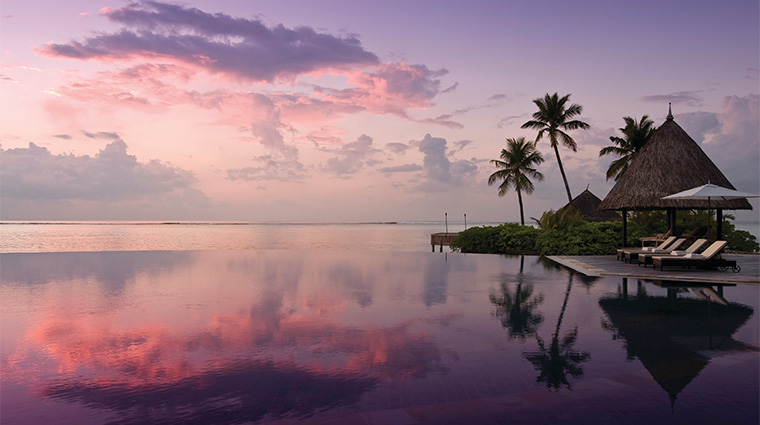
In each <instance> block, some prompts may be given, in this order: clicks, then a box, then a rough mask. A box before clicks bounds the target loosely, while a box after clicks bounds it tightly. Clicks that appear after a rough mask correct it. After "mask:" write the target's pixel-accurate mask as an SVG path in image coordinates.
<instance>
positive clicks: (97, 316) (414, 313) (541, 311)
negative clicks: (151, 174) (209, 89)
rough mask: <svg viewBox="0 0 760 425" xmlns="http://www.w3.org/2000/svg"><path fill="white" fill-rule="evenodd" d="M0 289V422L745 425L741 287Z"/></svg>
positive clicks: (473, 274)
mask: <svg viewBox="0 0 760 425" xmlns="http://www.w3.org/2000/svg"><path fill="white" fill-rule="evenodd" d="M0 270H2V274H0V278H1V279H2V281H1V284H0V311H2V322H1V323H0V326H1V329H0V330H1V331H2V332H1V333H0V343H2V363H0V373H1V374H2V375H1V377H2V385H0V392H1V394H0V403H1V404H0V414H2V422H3V423H4V424H5V423H43V422H44V423H49V424H53V423H72V422H76V423H114V424H131V423H146V422H150V423H186V422H188V421H194V422H197V423H273V422H278V421H287V420H293V419H298V420H299V421H301V422H304V423H310V422H312V421H313V422H314V423H324V422H329V421H333V422H334V423H343V422H351V421H354V422H356V423H426V422H428V423H458V422H462V421H465V422H466V421H471V422H476V423H498V422H499V421H501V420H505V418H510V419H515V420H518V421H520V420H521V421H523V422H531V423H555V422H557V421H558V420H565V421H570V422H578V421H582V422H587V423H594V422H596V423H602V422H607V421H609V420H619V419H625V421H627V422H632V423H644V422H647V423H652V422H664V423H670V422H673V423H681V422H691V423H702V422H704V421H705V420H707V419H709V420H711V421H712V423H757V421H758V323H757V322H758V321H757V319H756V316H755V310H756V309H757V308H758V287H757V286H752V285H750V286H744V285H739V286H724V285H714V284H713V285H700V284H690V285H691V286H689V285H684V284H679V283H674V282H641V281H632V282H631V284H630V285H631V288H628V286H629V283H628V281H627V280H625V279H619V278H616V279H611V278H601V279H597V278H587V277H585V276H582V275H579V274H576V273H573V272H569V271H567V270H566V269H563V268H560V267H557V266H556V265H554V263H551V262H549V261H546V260H542V259H539V258H536V257H515V258H504V257H499V256H486V255H459V254H440V253H403V254H400V253H399V254H397V253H390V252H302V251H183V252H120V253H59V254H54V253H48V254H3V255H2V256H0ZM634 285H635V289H634V288H633V286H634ZM563 418H564V419H563Z"/></svg>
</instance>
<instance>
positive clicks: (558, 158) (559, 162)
mask: <svg viewBox="0 0 760 425" xmlns="http://www.w3.org/2000/svg"><path fill="white" fill-rule="evenodd" d="M554 154H555V155H557V163H558V164H559V172H560V174H562V181H563V182H565V191H566V192H567V203H570V202H573V197H572V195H570V186H569V185H568V184H567V176H565V167H563V166H562V159H561V158H560V157H559V149H557V145H556V144H555V145H554Z"/></svg>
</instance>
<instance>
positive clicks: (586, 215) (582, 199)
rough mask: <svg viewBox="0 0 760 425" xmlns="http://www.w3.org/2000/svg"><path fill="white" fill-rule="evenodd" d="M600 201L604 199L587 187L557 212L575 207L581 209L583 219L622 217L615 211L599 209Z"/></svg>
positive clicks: (608, 219) (605, 219)
mask: <svg viewBox="0 0 760 425" xmlns="http://www.w3.org/2000/svg"><path fill="white" fill-rule="evenodd" d="M600 203H602V200H601V199H599V198H598V197H597V196H596V195H594V194H593V193H591V191H590V190H588V187H587V188H586V190H584V191H583V192H582V193H581V194H580V195H578V196H576V197H575V198H573V200H572V201H570V203H569V204H567V205H565V206H564V207H562V208H560V209H559V211H557V212H560V211H563V210H566V209H568V208H573V209H575V210H577V211H579V212H580V213H581V217H583V219H584V220H586V221H617V220H620V219H621V217H620V215H619V214H618V213H616V212H614V211H601V210H599V204H600Z"/></svg>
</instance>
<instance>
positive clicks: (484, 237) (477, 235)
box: [450, 225, 504, 254]
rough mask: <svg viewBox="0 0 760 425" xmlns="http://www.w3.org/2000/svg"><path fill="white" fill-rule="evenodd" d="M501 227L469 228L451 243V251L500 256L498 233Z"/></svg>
mask: <svg viewBox="0 0 760 425" xmlns="http://www.w3.org/2000/svg"><path fill="white" fill-rule="evenodd" d="M503 226H504V225H501V226H495V227H494V226H482V227H470V228H469V229H467V230H465V231H463V232H460V233H459V236H457V237H456V238H455V239H454V240H453V241H451V246H450V247H451V250H452V251H461V252H471V253H480V254H500V253H501V252H500V250H501V249H500V247H499V245H500V244H499V241H500V237H499V232H500V228H501V227H503Z"/></svg>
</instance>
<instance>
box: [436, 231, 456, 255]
mask: <svg viewBox="0 0 760 425" xmlns="http://www.w3.org/2000/svg"><path fill="white" fill-rule="evenodd" d="M458 235H459V232H456V233H452V232H449V233H445V232H443V233H433V234H431V235H430V245H431V246H432V247H433V252H435V246H436V245H438V246H440V247H441V252H443V246H444V245H446V246H448V245H451V241H453V240H454V238H456V237H457V236H458Z"/></svg>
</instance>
